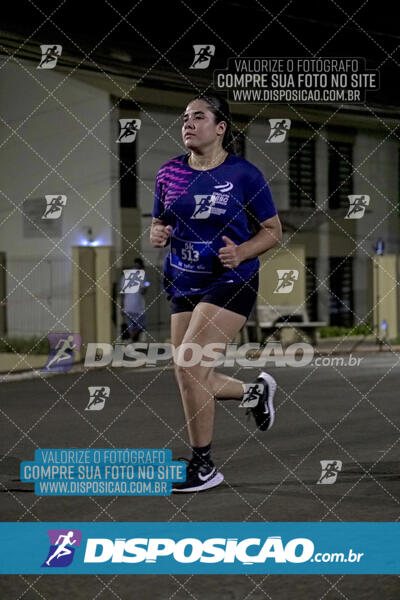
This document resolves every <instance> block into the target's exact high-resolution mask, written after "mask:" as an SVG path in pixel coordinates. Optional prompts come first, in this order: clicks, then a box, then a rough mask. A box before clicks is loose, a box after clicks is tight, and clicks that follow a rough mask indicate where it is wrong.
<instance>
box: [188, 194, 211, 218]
mask: <svg viewBox="0 0 400 600" xmlns="http://www.w3.org/2000/svg"><path fill="white" fill-rule="evenodd" d="M194 201H195V202H196V206H195V209H194V212H193V214H192V216H191V217H190V218H191V219H208V217H209V216H210V213H211V207H212V206H214V204H215V198H214V196H213V195H212V194H197V195H195V197H194Z"/></svg>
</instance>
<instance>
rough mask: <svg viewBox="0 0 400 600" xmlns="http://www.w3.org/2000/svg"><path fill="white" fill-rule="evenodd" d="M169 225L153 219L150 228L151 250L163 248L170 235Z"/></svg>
mask: <svg viewBox="0 0 400 600" xmlns="http://www.w3.org/2000/svg"><path fill="white" fill-rule="evenodd" d="M171 231H172V227H171V225H164V223H163V222H162V220H161V219H156V218H155V217H153V220H152V222H151V227H150V244H151V245H152V246H153V248H164V246H166V245H167V243H168V240H169V236H170V235H171Z"/></svg>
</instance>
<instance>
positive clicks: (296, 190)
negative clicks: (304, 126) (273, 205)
mask: <svg viewBox="0 0 400 600" xmlns="http://www.w3.org/2000/svg"><path fill="white" fill-rule="evenodd" d="M289 198H290V207H291V208H315V140H307V139H306V138H299V137H292V136H291V137H290V138H289Z"/></svg>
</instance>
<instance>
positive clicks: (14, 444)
mask: <svg viewBox="0 0 400 600" xmlns="http://www.w3.org/2000/svg"><path fill="white" fill-rule="evenodd" d="M397 362H398V358H397V357H396V356H394V355H392V354H390V353H385V354H374V355H371V354H369V355H367V356H364V357H363V359H362V361H361V363H360V365H359V366H357V367H355V366H352V367H350V366H342V367H313V366H311V365H310V366H307V367H304V368H272V369H270V372H271V373H272V374H273V375H274V377H275V378H276V380H277V382H278V392H277V400H276V405H277V415H276V423H275V425H274V427H273V428H272V429H271V431H269V432H268V433H263V432H259V431H257V430H256V429H255V426H254V423H253V421H247V420H246V418H245V416H244V411H243V410H242V409H239V408H238V404H237V403H236V402H234V401H225V402H219V403H218V406H217V414H216V426H215V438H214V444H213V454H214V461H215V462H216V463H217V464H218V466H219V467H220V469H221V471H222V472H223V474H224V476H225V483H224V484H223V485H221V486H220V487H219V488H216V489H215V490H213V491H208V492H205V493H202V494H189V495H188V494H184V495H180V496H179V495H174V496H172V497H116V498H115V497H96V498H87V497H57V498H54V497H38V496H35V494H34V493H33V485H32V484H28V483H21V482H20V481H19V480H18V479H19V463H20V461H21V460H33V453H34V450H35V449H37V448H74V447H75V448H89V447H93V448H112V447H114V448H170V449H171V450H172V451H173V455H174V457H178V456H189V450H188V446H187V441H186V435H185V428H184V424H183V415H182V410H181V406H180V401H179V397H178V393H177V388H176V385H175V382H174V379H173V373H172V370H170V369H167V370H166V369H151V370H147V371H146V370H144V369H141V370H140V371H139V370H135V369H128V368H120V369H101V370H97V369H94V368H92V369H88V370H86V371H84V372H82V373H76V374H66V375H58V376H56V377H52V378H48V379H42V380H41V379H36V380H29V381H20V382H13V383H7V384H4V385H3V386H2V390H1V396H2V399H1V405H0V407H1V410H0V420H1V426H2V436H1V440H0V444H1V448H0V454H1V459H0V481H1V483H2V484H3V485H2V489H1V491H2V493H1V496H0V499H1V509H2V521H71V522H72V521H395V520H398V519H399V515H400V510H399V507H400V490H399V481H400V466H399V444H398V442H399V439H400V436H399V427H400V418H399V410H398V402H399V397H398V394H399V376H398V372H399V369H400V367H399V365H398V364H397ZM222 370H223V371H224V372H226V373H229V374H231V375H234V374H235V376H236V377H239V378H241V379H243V380H244V381H252V380H254V376H255V375H256V374H257V371H256V370H254V369H243V368H241V369H238V367H235V368H231V369H222ZM100 385H104V386H109V387H110V389H111V393H110V398H109V399H108V400H107V401H106V404H105V406H104V408H103V410H100V411H85V407H86V405H87V403H88V399H89V394H88V386H100ZM321 460H338V461H342V470H341V472H340V473H339V474H338V477H337V481H336V483H334V484H332V485H317V483H316V482H317V480H318V479H319V477H320V474H321V468H320V461H321ZM0 589H1V590H3V591H2V593H1V595H0V597H1V598H7V599H9V598H10V599H11V598H20V597H21V598H22V597H23V598H24V600H30V599H32V600H33V599H37V598H39V597H42V598H43V597H44V598H52V599H54V598H56V599H58V598H60V599H61V598H63V599H64V598H67V597H70V598H76V599H78V600H80V599H82V600H83V599H85V600H86V599H89V598H101V599H108V598H110V599H111V598H121V599H123V600H125V599H131V598H138V599H139V598H140V599H141V600H145V599H147V598H149V599H150V598H151V599H154V600H161V599H162V600H167V599H170V598H171V600H172V599H174V600H180V599H182V600H184V599H187V598H192V599H193V598H194V599H196V600H197V599H199V600H200V599H201V600H203V599H207V600H213V599H214V598H215V599H216V598H218V599H219V600H236V599H237V600H239V599H242V600H245V599H246V600H247V599H248V598H249V599H251V600H261V599H263V600H264V599H266V598H268V599H271V600H287V599H289V598H290V599H295V600H303V599H304V600H306V599H307V600H312V599H314V598H315V599H320V598H321V599H322V598H324V600H333V599H342V600H345V599H346V598H347V599H349V600H350V599H351V600H353V599H356V600H358V599H372V598H374V600H375V599H376V597H377V595H378V594H379V597H380V600H394V599H395V598H398V597H400V578H398V577H395V576H388V575H387V576H372V575H371V576H350V575H347V576H332V575H329V576H322V575H315V576H293V575H292V576H284V575H279V576H278V575H267V576H263V575H255V576H254V575H252V576H247V575H236V576H228V575H219V576H209V575H192V576H183V575H178V576H172V575H155V576H145V575H131V576H104V575H101V576H78V575H74V576H72V575H71V576H65V577H64V576H58V575H57V576H54V575H53V576H52V577H43V576H42V577H40V576H33V575H31V576H22V577H21V576H3V577H1V578H0Z"/></svg>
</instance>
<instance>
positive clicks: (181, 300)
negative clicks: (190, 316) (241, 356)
mask: <svg viewBox="0 0 400 600" xmlns="http://www.w3.org/2000/svg"><path fill="white" fill-rule="evenodd" d="M257 292H258V271H257V273H255V274H254V275H253V276H252V277H251V278H250V279H248V280H247V281H241V282H240V283H226V282H223V283H222V282H221V283H218V282H217V283H215V285H214V286H213V287H212V288H210V289H209V291H207V292H204V293H200V294H190V295H186V296H178V297H176V298H172V299H171V314H175V313H180V312H191V311H192V310H193V309H194V307H195V306H196V305H197V304H198V303H199V302H209V303H210V304H215V305H216V306H221V307H222V308H226V309H227V310H231V311H232V312H235V313H238V314H239V315H243V316H245V317H246V319H248V317H249V315H250V313H251V311H252V309H253V306H254V304H255V301H256V298H257Z"/></svg>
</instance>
